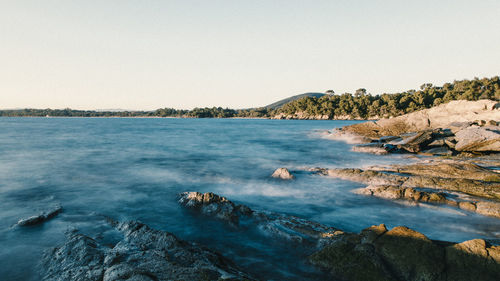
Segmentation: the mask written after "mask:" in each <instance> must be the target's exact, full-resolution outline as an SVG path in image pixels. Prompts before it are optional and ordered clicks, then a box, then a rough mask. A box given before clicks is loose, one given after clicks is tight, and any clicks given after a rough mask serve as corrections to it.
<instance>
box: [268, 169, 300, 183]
mask: <svg viewBox="0 0 500 281" xmlns="http://www.w3.org/2000/svg"><path fill="white" fill-rule="evenodd" d="M271 177H273V178H278V179H282V180H292V179H294V178H295V177H294V176H293V175H292V174H291V173H290V171H288V169H287V168H278V169H276V171H274V173H273V174H272V175H271Z"/></svg>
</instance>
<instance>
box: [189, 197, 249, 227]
mask: <svg viewBox="0 0 500 281" xmlns="http://www.w3.org/2000/svg"><path fill="white" fill-rule="evenodd" d="M179 203H181V204H182V205H184V206H186V207H189V208H193V209H197V210H199V211H201V213H203V214H205V215H209V216H214V217H216V218H218V219H222V220H225V221H228V222H230V223H233V224H237V223H238V220H239V217H240V215H248V212H251V210H250V209H245V208H240V207H239V206H236V205H235V204H234V203H233V202H231V201H229V200H227V199H226V198H225V197H222V196H219V195H217V194H213V193H211V192H207V193H204V194H203V193H199V192H184V193H182V194H180V198H179ZM245 207H246V206H245Z"/></svg>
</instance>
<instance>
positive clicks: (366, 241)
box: [309, 225, 500, 281]
mask: <svg viewBox="0 0 500 281" xmlns="http://www.w3.org/2000/svg"><path fill="white" fill-rule="evenodd" d="M499 257H500V247H498V246H491V245H489V244H488V243H487V242H486V241H484V240H482V239H475V240H470V241H466V242H462V243H459V244H455V243H448V242H439V241H433V240H430V239H429V238H427V237H426V236H425V235H423V234H422V233H419V232H417V231H414V230H412V229H409V228H407V227H404V226H398V227H394V228H393V229H391V230H387V228H386V227H385V225H379V226H372V227H369V228H367V229H365V230H363V231H362V232H361V233H359V234H353V233H344V234H342V235H337V236H335V237H332V238H331V242H330V243H329V244H328V245H327V246H326V247H324V248H323V249H321V250H320V251H318V252H316V253H314V254H313V255H311V256H310V258H309V259H310V261H311V263H313V264H315V265H317V266H319V267H321V268H324V269H326V270H328V271H329V272H330V273H331V274H332V276H333V277H334V278H337V279H340V280H428V281H445V280H450V281H451V280H454V281H455V280H456V281H461V280H464V281H465V280H497V278H498V276H500V275H499V274H500V259H499Z"/></svg>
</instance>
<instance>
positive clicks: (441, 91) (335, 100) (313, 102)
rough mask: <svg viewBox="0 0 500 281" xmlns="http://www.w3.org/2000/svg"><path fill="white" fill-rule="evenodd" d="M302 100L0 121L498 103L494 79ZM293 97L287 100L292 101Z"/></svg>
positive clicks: (358, 113) (364, 111) (499, 84)
mask: <svg viewBox="0 0 500 281" xmlns="http://www.w3.org/2000/svg"><path fill="white" fill-rule="evenodd" d="M304 95H306V96H305V97H303V98H299V99H296V100H292V101H291V102H288V103H286V104H284V105H283V106H281V107H279V108H277V109H274V108H271V107H261V108H253V109H240V110H234V109H229V108H222V107H212V108H208V107H205V108H195V109H193V110H179V109H174V108H161V109H157V110H155V111H119V112H113V111H87V110H72V109H69V108H67V109H19V110H0V116H35V117H44V116H56V117H184V118H231V117H241V118H270V117H273V116H276V115H282V116H283V117H289V118H296V117H297V115H301V116H302V117H305V118H310V119H313V118H317V117H320V116H324V117H325V118H328V119H377V118H382V117H390V116H398V115H402V114H406V113H410V112H413V111H416V110H420V109H424V108H430V107H433V106H436V105H439V104H442V103H447V102H449V101H452V100H478V99H492V100H500V78H499V77H498V76H495V77H493V78H483V79H478V78H475V79H473V80H461V81H454V82H453V83H446V84H444V85H443V86H442V87H438V86H433V85H432V84H429V83H426V84H423V85H422V86H421V87H420V90H409V91H406V92H402V93H395V94H382V95H370V94H367V92H366V90H365V89H358V90H357V91H356V92H355V93H354V94H351V93H344V94H341V95H336V94H335V93H334V91H332V90H329V91H327V93H326V95H321V94H315V95H311V94H304ZM292 98H293V97H292Z"/></svg>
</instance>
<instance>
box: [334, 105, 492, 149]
mask: <svg viewBox="0 0 500 281" xmlns="http://www.w3.org/2000/svg"><path fill="white" fill-rule="evenodd" d="M497 103H498V102H496V101H492V100H479V101H465V100H457V101H451V102H449V103H446V104H441V105H439V106H435V107H432V108H429V109H424V110H420V111H416V112H412V113H409V114H405V115H402V116H399V117H395V118H390V119H380V120H379V121H377V122H364V123H360V124H355V125H350V126H346V127H344V128H343V129H342V130H343V131H344V132H346V133H351V134H355V135H359V136H362V137H365V138H372V139H373V138H380V137H382V136H399V135H401V134H404V133H408V132H419V131H424V130H429V129H438V128H451V129H452V131H453V130H454V128H456V124H458V123H461V124H463V125H464V124H466V123H467V122H468V123H472V122H474V121H475V120H478V119H481V120H498V119H499V116H500V108H499V107H498V106H497ZM457 122H458V123H457ZM467 125H468V124H467ZM460 128H461V127H460Z"/></svg>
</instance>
